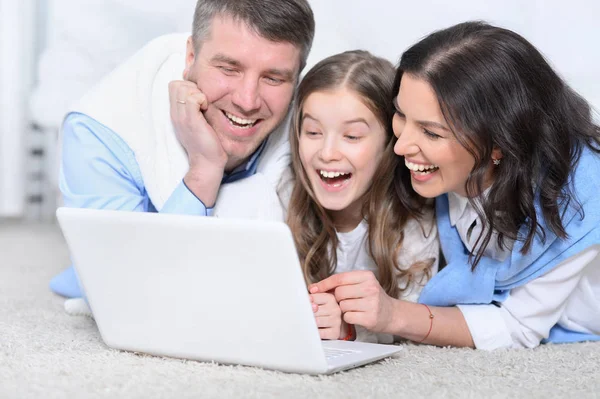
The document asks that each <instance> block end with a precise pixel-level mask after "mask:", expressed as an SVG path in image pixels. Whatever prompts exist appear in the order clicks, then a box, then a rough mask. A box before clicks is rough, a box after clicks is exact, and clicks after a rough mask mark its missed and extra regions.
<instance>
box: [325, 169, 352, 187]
mask: <svg viewBox="0 0 600 399" xmlns="http://www.w3.org/2000/svg"><path fill="white" fill-rule="evenodd" d="M317 173H318V174H319V177H321V180H322V181H323V182H324V183H325V184H327V185H330V186H333V187H338V186H340V185H342V184H343V183H345V182H346V181H348V180H350V178H352V173H350V172H339V171H327V170H322V169H317Z"/></svg>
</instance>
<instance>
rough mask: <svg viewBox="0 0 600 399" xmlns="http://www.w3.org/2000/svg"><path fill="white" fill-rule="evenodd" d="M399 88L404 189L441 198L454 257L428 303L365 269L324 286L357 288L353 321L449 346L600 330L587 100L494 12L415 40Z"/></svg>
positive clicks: (349, 310) (598, 138)
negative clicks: (394, 293) (365, 274)
mask: <svg viewBox="0 0 600 399" xmlns="http://www.w3.org/2000/svg"><path fill="white" fill-rule="evenodd" d="M395 88H396V91H395V92H396V97H395V98H394V105H395V107H396V114H395V116H394V119H393V128H394V133H395V135H396V136H397V137H398V141H397V142H396V145H395V148H394V149H395V152H396V153H397V154H398V155H399V156H401V157H403V158H404V159H403V160H404V163H405V165H406V167H407V168H408V169H410V171H411V177H410V178H409V179H404V180H403V181H402V182H401V183H402V184H401V187H403V188H404V190H405V191H404V194H403V195H408V193H409V192H410V190H414V191H416V192H417V193H419V194H420V195H422V196H424V197H427V198H435V199H436V217H437V224H438V230H439V235H440V242H441V246H442V250H443V254H444V256H445V258H446V261H447V266H446V267H445V268H444V269H443V270H442V271H441V272H440V273H438V275H436V276H435V277H434V278H433V279H432V280H431V281H430V282H429V283H428V284H427V286H426V287H425V288H424V290H423V292H422V293H421V296H420V298H419V301H420V302H421V303H422V305H416V304H409V303H406V302H403V301H399V300H394V299H392V298H389V297H387V296H386V295H385V294H384V293H383V292H382V291H381V290H380V289H377V285H376V282H374V281H372V279H366V278H362V279H361V278H360V277H359V276H357V275H355V274H353V273H350V274H347V275H339V276H334V277H332V278H329V279H326V280H324V281H322V282H321V283H319V284H317V285H315V286H313V287H311V292H323V291H328V290H330V289H333V288H336V287H338V286H348V287H349V288H346V289H345V290H344V291H343V294H342V295H336V299H337V300H338V301H339V302H340V307H341V308H342V310H343V311H344V312H345V314H344V320H345V321H346V322H349V323H357V324H361V323H363V322H364V320H367V321H369V322H372V321H373V320H385V322H380V323H378V324H377V325H376V326H375V330H377V331H382V332H388V333H393V334H395V335H398V336H401V337H404V338H408V339H411V340H416V341H419V342H425V343H430V344H436V345H454V346H468V347H477V348H482V349H494V348H500V347H534V346H537V345H539V344H540V342H542V341H546V340H547V341H552V342H573V341H584V340H598V339H600V336H599V334H600V266H599V264H598V262H599V261H598V260H597V259H595V258H596V256H597V255H598V252H599V249H598V248H599V247H600V245H599V243H600V197H599V196H598V191H599V190H598V189H599V188H600V178H599V177H598V173H597V170H598V169H599V168H600V157H599V152H600V150H599V148H600V129H599V128H598V126H596V125H595V124H594V123H593V121H592V117H591V112H590V107H589V105H588V104H587V103H586V102H585V100H583V99H582V98H581V97H580V96H579V95H577V94H576V93H575V92H574V91H573V90H572V89H570V88H569V87H568V86H567V85H566V84H565V83H564V82H563V81H562V79H561V78H560V77H559V76H558V75H557V74H556V72H555V71H553V70H552V68H551V67H550V66H549V65H548V63H547V62H546V61H545V60H544V58H543V56H542V55H541V54H540V53H539V52H538V51H537V50H536V49H535V47H533V46H532V45H531V44H530V43H529V42H527V41H526V40H525V39H524V38H522V37H521V36H519V35H518V34H516V33H514V32H511V31H509V30H506V29H501V28H497V27H494V26H490V25H487V24H485V23H480V22H467V23H463V24H459V25H456V26H453V27H450V28H448V29H445V30H442V31H438V32H435V33H433V34H431V35H429V36H428V37H426V38H424V39H423V40H421V41H420V42H419V43H417V44H415V45H414V46H412V47H411V48H410V49H408V50H407V51H406V52H405V53H404V54H403V55H402V58H401V61H400V65H399V68H398V71H397V74H396V85H395ZM367 327H369V326H367ZM371 327H373V326H371Z"/></svg>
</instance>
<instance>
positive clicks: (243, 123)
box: [223, 111, 261, 129]
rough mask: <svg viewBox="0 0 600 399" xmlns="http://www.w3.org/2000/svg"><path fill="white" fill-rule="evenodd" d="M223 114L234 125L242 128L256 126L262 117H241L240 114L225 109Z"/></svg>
mask: <svg viewBox="0 0 600 399" xmlns="http://www.w3.org/2000/svg"><path fill="white" fill-rule="evenodd" d="M223 114H224V115H225V117H226V118H227V120H228V121H229V123H230V124H231V125H232V126H235V127H237V128H240V129H250V128H251V127H253V126H255V125H256V124H257V123H258V122H260V121H261V119H244V118H240V117H239V116H235V115H233V114H230V113H229V112H226V111H223Z"/></svg>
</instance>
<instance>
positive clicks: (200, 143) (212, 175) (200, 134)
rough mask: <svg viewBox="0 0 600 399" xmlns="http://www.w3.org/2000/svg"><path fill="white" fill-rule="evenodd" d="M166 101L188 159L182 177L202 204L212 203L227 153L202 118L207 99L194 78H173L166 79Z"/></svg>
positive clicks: (208, 204) (219, 182) (209, 204)
mask: <svg viewBox="0 0 600 399" xmlns="http://www.w3.org/2000/svg"><path fill="white" fill-rule="evenodd" d="M169 102H170V110H171V121H172V122H173V127H174V129H175V134H176V136H177V139H178V140H179V142H180V143H181V145H182V146H183V148H184V149H185V151H186V152H187V155H188V159H189V163H190V169H189V170H188V173H187V174H186V175H185V177H184V179H183V181H184V182H185V184H186V186H187V187H188V189H190V191H192V192H193V193H194V195H196V197H198V199H200V200H201V201H202V202H203V203H204V205H205V206H206V207H212V206H213V205H214V203H215V200H216V198H217V193H218V191H219V187H220V185H221V179H222V178H223V173H224V170H225V165H226V163H227V154H226V152H225V150H224V149H223V146H222V145H221V141H220V140H219V137H218V136H217V134H216V133H215V131H214V129H213V128H212V127H211V126H210V125H209V124H208V122H207V121H206V118H204V114H203V112H204V111H206V110H207V109H208V100H207V98H206V96H205V95H204V93H202V92H201V91H200V90H199V89H198V87H197V86H196V84H195V83H194V82H190V81H184V80H176V81H172V82H170V83H169Z"/></svg>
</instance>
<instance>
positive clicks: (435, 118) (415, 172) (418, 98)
mask: <svg viewBox="0 0 600 399" xmlns="http://www.w3.org/2000/svg"><path fill="white" fill-rule="evenodd" d="M394 104H395V106H396V110H397V112H396V114H395V115H394V119H393V123H392V126H393V129H394V134H395V135H396V137H398V141H397V142H396V146H395V147H394V152H395V153H396V154H398V155H400V156H403V157H404V161H405V165H406V167H407V168H409V169H410V173H411V177H412V179H411V181H412V186H413V188H414V190H415V191H416V192H417V193H419V194H420V195H421V196H423V197H427V198H433V197H437V196H438V195H441V194H444V193H447V192H451V191H452V192H455V193H457V194H460V195H462V196H466V190H465V183H466V181H467V178H468V177H469V174H470V173H471V170H472V169H473V166H474V165H475V159H474V158H473V156H472V155H471V154H469V152H468V151H467V150H466V148H464V147H463V146H462V145H461V144H460V143H459V142H458V141H457V140H456V137H455V136H454V134H453V133H452V131H451V130H450V127H449V125H448V123H447V122H446V120H445V118H444V116H443V115H442V111H441V109H440V105H439V103H438V100H437V97H436V94H435V92H434V91H433V89H432V88H431V86H430V85H429V84H428V83H427V82H425V81H424V80H422V79H417V78H415V77H413V76H411V75H409V74H406V73H405V74H404V75H403V76H402V80H401V82H400V90H399V92H398V97H397V98H396V99H395V100H394Z"/></svg>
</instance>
